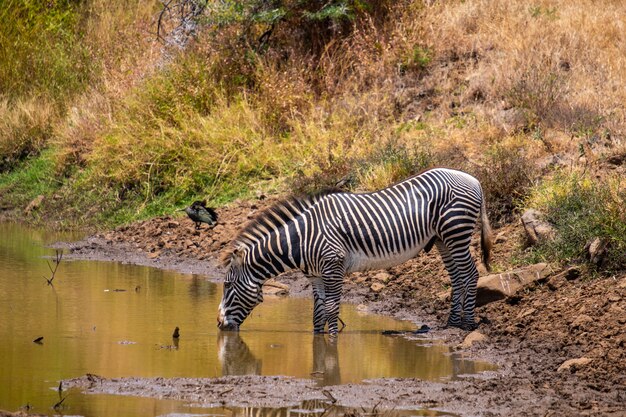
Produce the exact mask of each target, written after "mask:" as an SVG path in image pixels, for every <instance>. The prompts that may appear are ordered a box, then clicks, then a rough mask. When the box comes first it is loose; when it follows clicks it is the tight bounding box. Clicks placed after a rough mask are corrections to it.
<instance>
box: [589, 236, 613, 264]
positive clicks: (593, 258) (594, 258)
mask: <svg viewBox="0 0 626 417" xmlns="http://www.w3.org/2000/svg"><path fill="white" fill-rule="evenodd" d="M608 247H609V241H608V240H606V239H601V238H599V237H596V238H593V239H591V240H590V241H589V242H587V244H586V245H585V253H586V255H587V259H589V261H590V262H591V263H592V264H594V265H598V266H600V265H602V261H604V258H605V256H606V254H607V250H608Z"/></svg>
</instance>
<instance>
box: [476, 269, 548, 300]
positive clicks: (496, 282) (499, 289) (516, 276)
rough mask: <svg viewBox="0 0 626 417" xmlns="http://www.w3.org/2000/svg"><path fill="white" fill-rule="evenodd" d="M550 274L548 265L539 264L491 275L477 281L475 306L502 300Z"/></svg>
mask: <svg viewBox="0 0 626 417" xmlns="http://www.w3.org/2000/svg"><path fill="white" fill-rule="evenodd" d="M551 273H552V269H551V268H550V267H549V266H548V264H545V263H540V264H535V265H531V266H528V267H525V268H521V269H517V270H514V271H511V272H505V273H502V274H492V275H487V276H484V277H481V278H479V279H478V292H477V295H476V306H478V307H479V306H482V305H485V304H488V303H491V302H493V301H497V300H502V299H505V298H507V297H510V296H512V295H514V294H515V293H516V292H517V291H518V290H519V289H520V288H523V287H525V286H527V285H529V284H531V283H533V282H537V281H542V280H544V279H546V278H547V277H548V276H549V275H550V274H551Z"/></svg>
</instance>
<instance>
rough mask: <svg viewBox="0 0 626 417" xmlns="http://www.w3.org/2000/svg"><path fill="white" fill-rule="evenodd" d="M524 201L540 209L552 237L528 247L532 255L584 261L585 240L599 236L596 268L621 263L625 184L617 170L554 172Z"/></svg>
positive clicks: (625, 238) (625, 255)
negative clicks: (601, 246)
mask: <svg viewBox="0 0 626 417" xmlns="http://www.w3.org/2000/svg"><path fill="white" fill-rule="evenodd" d="M527 205H528V206H529V207H532V208H536V209H538V210H540V211H541V212H543V213H544V214H545V216H546V220H547V221H548V222H550V223H551V224H552V225H553V226H554V228H555V230H556V238H555V239H554V240H553V241H550V242H545V243H543V244H541V245H539V246H538V247H537V248H535V249H533V250H532V251H531V257H534V258H535V259H542V260H548V261H553V262H560V263H565V264H568V263H584V262H586V255H585V245H586V244H587V243H588V242H589V241H591V240H592V239H593V238H596V237H599V238H601V239H604V240H605V241H607V242H609V250H608V254H607V256H606V259H605V261H604V263H603V264H602V265H601V269H603V270H605V271H606V272H609V273H610V272H611V271H616V270H621V269H624V267H626V187H625V184H624V179H623V178H620V177H619V176H607V177H604V178H601V179H599V178H596V177H594V176H591V175H587V174H582V173H577V172H572V173H568V172H559V173H557V174H556V175H555V176H554V177H553V178H551V179H548V180H546V181H544V182H542V183H541V184H540V185H538V186H537V187H535V189H534V190H533V192H532V193H531V195H530V197H529V199H528V202H527Z"/></svg>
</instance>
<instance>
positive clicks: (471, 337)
mask: <svg viewBox="0 0 626 417" xmlns="http://www.w3.org/2000/svg"><path fill="white" fill-rule="evenodd" d="M486 340H487V336H485V335H484V334H482V333H481V332H479V331H478V330H474V331H473V332H471V333H470V334H468V335H467V336H465V339H464V340H463V343H461V344H460V345H459V347H460V348H462V349H467V348H469V347H471V346H472V345H473V344H474V343H478V342H484V341H486Z"/></svg>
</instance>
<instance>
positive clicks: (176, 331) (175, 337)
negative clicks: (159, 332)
mask: <svg viewBox="0 0 626 417" xmlns="http://www.w3.org/2000/svg"><path fill="white" fill-rule="evenodd" d="M172 337H173V338H174V339H178V338H179V337H180V331H179V329H178V327H176V328H175V329H174V333H173V334H172Z"/></svg>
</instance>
